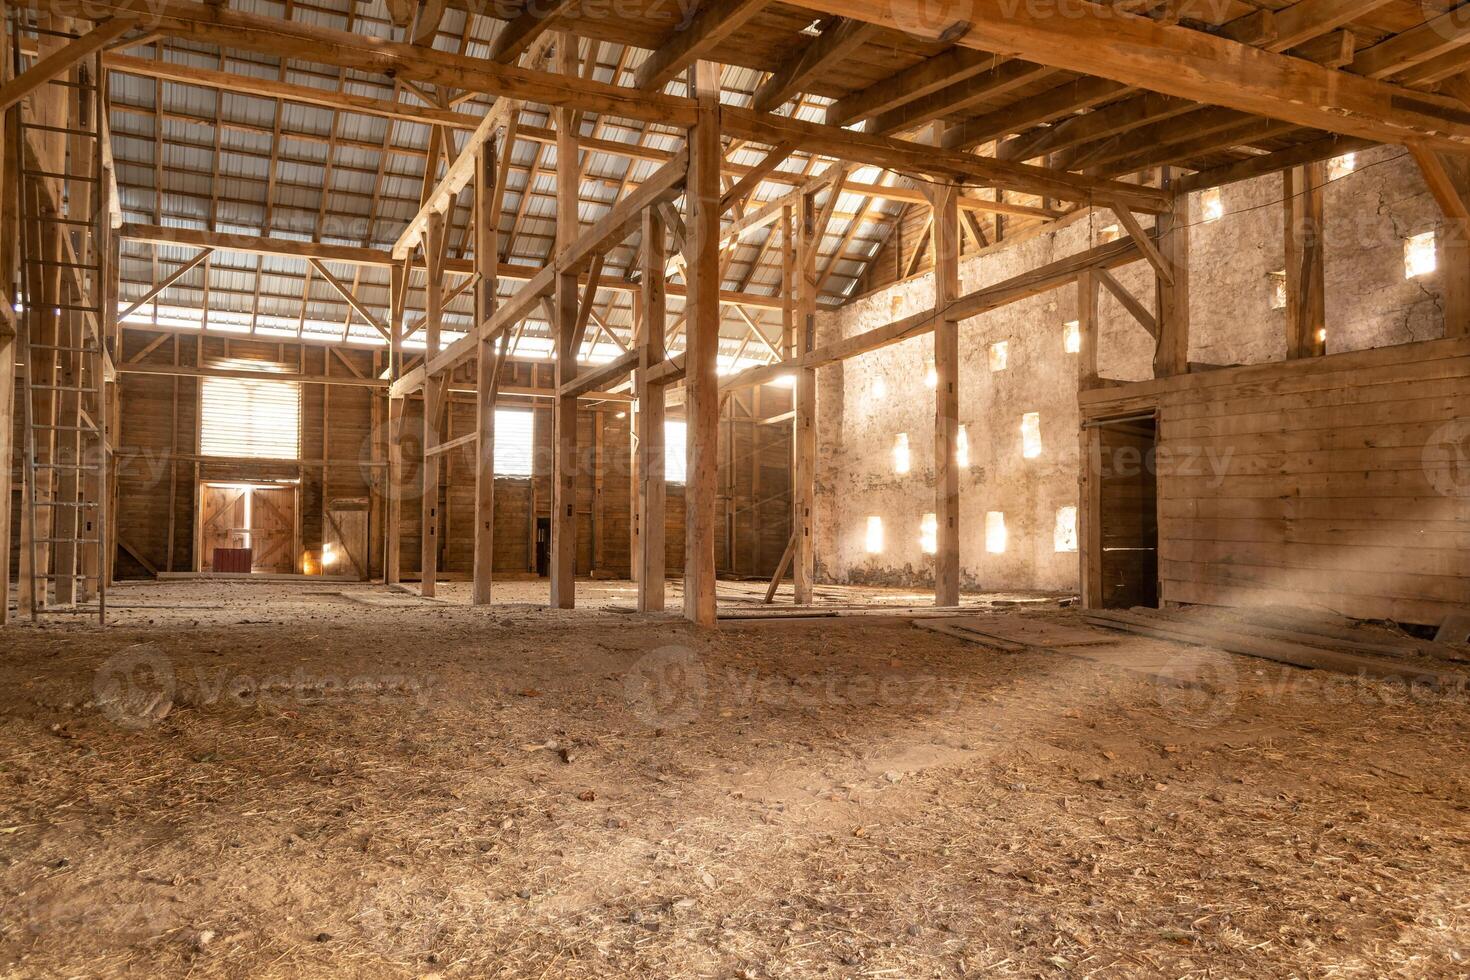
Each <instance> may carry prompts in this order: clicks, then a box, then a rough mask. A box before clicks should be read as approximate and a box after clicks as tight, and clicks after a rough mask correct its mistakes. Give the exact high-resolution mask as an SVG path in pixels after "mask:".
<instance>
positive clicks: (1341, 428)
mask: <svg viewBox="0 0 1470 980" xmlns="http://www.w3.org/2000/svg"><path fill="white" fill-rule="evenodd" d="M1082 404H1083V414H1084V417H1088V418H1099V417H1104V416H1107V415H1116V414H1119V413H1120V412H1127V411H1134V410H1138V409H1147V408H1149V407H1157V409H1158V412H1159V419H1160V432H1159V446H1160V458H1159V460H1158V464H1157V468H1158V474H1159V480H1158V485H1159V504H1158V513H1159V538H1160V556H1159V557H1160V562H1159V565H1160V568H1159V575H1160V579H1161V581H1162V598H1163V600H1164V601H1166V602H1170V601H1172V602H1181V603H1204V604H1210V605H1226V606H1237V605H1261V604H1281V605H1292V606H1300V607H1303V608H1316V609H1328V610H1332V611H1334V612H1338V613H1341V614H1344V615H1348V616H1354V617H1359V618H1373V619H1393V620H1398V621H1401V622H1411V623H1426V624H1434V623H1438V622H1440V621H1441V620H1442V619H1443V618H1444V617H1445V615H1446V614H1448V613H1450V612H1451V611H1454V610H1457V609H1459V610H1463V609H1464V608H1466V607H1467V606H1470V548H1467V545H1470V456H1467V455H1466V453H1467V449H1470V341H1466V340H1443V341H1431V342H1426V343H1418V344H1410V345H1403V346H1399V347H1388V348H1381V349H1378V350H1374V351H1358V352H1353V353H1348V354H1338V355H1333V356H1330V357H1325V358H1316V359H1312V360H1303V361H1292V362H1287V363H1281V364H1271V365H1255V366H1250V367H1244V368H1232V369H1227V370H1222V371H1210V372H1205V373H1202V374H1195V375H1189V376H1187V377H1183V378H1176V379H1166V380H1159V381H1148V382H1142V383H1140V384H1137V385H1125V386H1121V387H1118V388H1111V389H1105V390H1103V391H1098V392H1089V393H1085V394H1084V395H1083V396H1082Z"/></svg>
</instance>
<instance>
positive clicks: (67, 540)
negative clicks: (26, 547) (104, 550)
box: [36, 538, 102, 544]
mask: <svg viewBox="0 0 1470 980" xmlns="http://www.w3.org/2000/svg"><path fill="white" fill-rule="evenodd" d="M36 543H37V544H42V543H44V544H101V543H102V542H101V541H100V540H99V539H97V538H36Z"/></svg>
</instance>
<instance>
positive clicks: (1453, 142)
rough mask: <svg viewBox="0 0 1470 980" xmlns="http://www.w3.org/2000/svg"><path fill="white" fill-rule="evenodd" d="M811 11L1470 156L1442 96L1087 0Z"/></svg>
mask: <svg viewBox="0 0 1470 980" xmlns="http://www.w3.org/2000/svg"><path fill="white" fill-rule="evenodd" d="M811 6H813V7H815V8H816V9H818V10H824V11H827V12H829V13H834V14H842V15H844V16H848V17H855V18H859V19H861V20H866V21H868V22H870V23H874V24H880V25H883V26H885V27H891V28H895V29H899V30H907V31H908V32H909V33H911V34H916V35H918V36H920V37H925V38H928V39H934V40H937V39H939V38H941V37H956V36H957V37H958V38H959V40H958V42H957V43H959V44H961V45H963V46H965V47H968V48H974V49H976V50H982V51H1005V52H1009V53H1012V54H1014V55H1015V56H1017V57H1020V58H1025V59H1026V60H1028V61H1034V62H1036V63H1038V64H1044V65H1051V66H1053V67H1056V68H1064V69H1067V70H1069V71H1076V72H1082V73H1084V74H1088V75H1095V76H1098V77H1100V78H1110V79H1112V80H1114V81H1116V82H1121V83H1123V84H1126V85H1134V86H1137V87H1140V88H1146V89H1149V90H1151V91H1155V92H1160V93H1163V94H1165V95H1173V96H1177V97H1179V98H1186V99H1193V100H1196V101H1199V102H1204V103H1208V104H1214V105H1223V106H1227V107H1229V108H1232V109H1238V110H1240V111H1242V112H1249V113H1252V114H1256V115H1262V116H1267V117H1270V118H1275V119H1281V120H1284V121H1287V122H1294V123H1297V124H1298V125H1301V126H1308V127H1312V128H1315V129H1324V130H1327V131H1328V132H1337V133H1345V134H1348V135H1352V136H1360V137H1363V138H1365V139H1375V140H1378V141H1380V142H1403V141H1405V140H1407V139H1412V138H1415V137H1422V138H1425V139H1429V140H1432V141H1434V142H1435V143H1437V144H1439V145H1441V146H1442V147H1443V146H1454V147H1456V148H1457V149H1458V150H1459V151H1461V152H1470V113H1466V112H1465V111H1464V109H1463V108H1462V107H1459V106H1458V104H1457V103H1454V102H1453V100H1450V99H1448V98H1446V97H1443V96H1434V95H1429V94H1426V93H1423V92H1415V91H1413V90H1411V89H1407V88H1404V87H1402V86H1398V85H1392V84H1387V83H1384V82H1381V81H1375V80H1373V79H1368V78H1363V77H1360V76H1356V75H1350V74H1348V73H1347V72H1344V71H1336V70H1333V69H1329V68H1324V67H1322V66H1321V65H1315V64H1312V63H1310V62H1307V61H1302V60H1300V59H1297V58H1290V57H1286V56H1284V55H1280V54H1275V53H1272V52H1269V51H1262V50H1260V49H1258V48H1253V47H1250V46H1249V45H1245V44H1241V43H1239V42H1236V41H1231V40H1228V39H1226V38H1222V37H1216V36H1214V35H1211V34H1206V33H1203V32H1201V31H1195V30H1191V29H1189V28H1186V27H1180V26H1170V25H1167V24H1161V23H1157V22H1154V21H1151V20H1148V19H1145V18H1141V17H1128V16H1120V15H1118V14H1117V13H1116V12H1114V11H1113V10H1112V9H1111V8H1106V7H1094V6H1092V5H1090V4H1088V3H1085V2H1083V0H1062V4H1061V9H1058V8H1057V6H1056V5H1047V6H1046V7H1045V8H1044V9H1043V8H1033V7H1027V6H1025V5H1021V6H1017V5H1015V4H1011V3H1007V2H1006V0H945V2H942V3H940V4H938V5H932V4H931V5H926V4H924V3H922V2H921V0H812V3H811Z"/></svg>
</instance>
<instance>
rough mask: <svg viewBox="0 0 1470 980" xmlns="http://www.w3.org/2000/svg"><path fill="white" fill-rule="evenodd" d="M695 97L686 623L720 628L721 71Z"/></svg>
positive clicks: (695, 85)
mask: <svg viewBox="0 0 1470 980" xmlns="http://www.w3.org/2000/svg"><path fill="white" fill-rule="evenodd" d="M689 78H690V82H691V85H690V89H691V91H692V92H693V95H694V98H695V102H696V103H697V106H698V109H697V113H696V117H695V118H696V121H695V124H694V128H693V129H691V130H690V131H689V179H688V182H687V184H686V187H685V199H686V200H687V201H688V202H689V219H688V223H687V229H686V232H687V234H686V236H685V242H684V261H685V264H686V266H687V269H688V275H689V294H688V300H687V305H686V306H685V311H684V314H685V321H686V327H687V335H688V346H687V348H686V351H687V353H686V367H685V374H684V385H685V389H684V390H685V412H686V417H687V419H688V434H689V435H688V442H687V444H686V447H685V448H686V456H687V459H688V472H687V474H686V476H685V483H684V618H685V619H688V620H690V621H691V622H694V623H698V624H699V625H701V626H713V625H714V624H715V527H716V517H717V514H716V511H717V507H716V503H717V500H716V498H717V495H718V482H719V444H720V381H719V376H718V374H719V372H718V367H719V362H718V357H719V352H720V242H719V239H720V164H721V162H722V157H723V152H722V150H721V147H720V129H719V125H720V124H719V106H720V74H719V66H718V65H716V64H714V63H713V62H709V61H698V62H695V64H694V66H693V67H691V68H690V69H689Z"/></svg>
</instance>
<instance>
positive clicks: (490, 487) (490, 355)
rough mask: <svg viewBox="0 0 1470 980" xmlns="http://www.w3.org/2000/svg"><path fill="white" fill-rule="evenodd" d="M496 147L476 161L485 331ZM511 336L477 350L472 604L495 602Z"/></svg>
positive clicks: (489, 310) (494, 247) (480, 310)
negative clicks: (499, 422)
mask: <svg viewBox="0 0 1470 980" xmlns="http://www.w3.org/2000/svg"><path fill="white" fill-rule="evenodd" d="M496 169H497V168H496V163H495V141H494V140H493V139H491V140H486V141H485V142H484V143H482V144H481V145H480V150H479V153H478V154H477V155H476V156H475V271H476V272H477V273H479V277H480V281H479V282H478V283H477V284H476V286H475V324H476V326H477V327H479V326H481V325H483V324H484V323H485V321H486V320H488V319H490V317H491V316H492V315H493V314H494V313H495V286H496V276H497V269H498V267H499V264H500V245H499V242H498V240H497V233H498V230H499V229H498V226H499V223H500V215H498V214H497V213H496V212H495V202H496V201H497V200H498V197H497V195H496V193H495V174H496ZM506 336H507V335H505V334H502V335H501V336H500V337H498V338H496V339H494V340H485V339H483V338H482V339H481V340H480V342H479V345H478V348H477V350H476V356H477V361H476V370H475V398H476V407H477V412H476V415H477V430H476V431H477V432H478V433H479V438H478V439H477V440H476V452H475V461H476V466H475V571H474V586H473V589H472V594H471V602H472V603H473V604H474V605H477V606H484V605H488V604H489V603H490V601H491V596H490V593H491V580H492V579H493V577H494V571H495V398H496V395H497V394H498V393H499V388H500V363H501V357H502V355H503V354H504V351H505V341H506Z"/></svg>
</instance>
